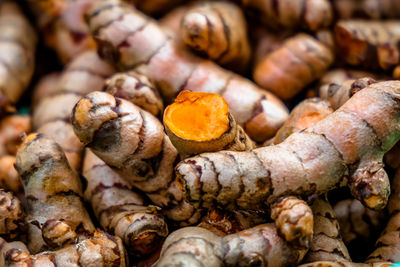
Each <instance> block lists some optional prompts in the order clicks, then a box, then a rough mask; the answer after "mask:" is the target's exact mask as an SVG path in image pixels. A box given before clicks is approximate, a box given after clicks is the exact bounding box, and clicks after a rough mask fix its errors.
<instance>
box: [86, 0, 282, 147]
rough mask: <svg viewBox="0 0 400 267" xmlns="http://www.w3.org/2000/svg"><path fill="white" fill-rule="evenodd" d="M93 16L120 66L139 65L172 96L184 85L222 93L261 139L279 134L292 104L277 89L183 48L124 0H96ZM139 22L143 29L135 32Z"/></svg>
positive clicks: (105, 50)
mask: <svg viewBox="0 0 400 267" xmlns="http://www.w3.org/2000/svg"><path fill="white" fill-rule="evenodd" d="M94 14H95V15H94ZM121 16H122V17H123V19H118V18H120V17H121ZM87 17H88V22H89V26H90V29H91V32H92V33H93V35H94V37H95V39H96V41H97V43H98V46H99V53H100V55H101V56H102V57H103V58H105V59H107V60H108V61H110V62H112V63H113V64H115V65H116V66H117V68H118V69H120V70H127V69H132V68H135V67H138V69H139V70H140V71H141V72H143V73H144V74H145V75H146V76H148V77H149V78H151V79H152V80H153V81H154V82H155V83H156V85H157V86H159V88H160V93H161V95H162V96H163V97H164V99H165V100H166V101H167V102H169V103H170V102H171V101H172V100H173V99H174V98H175V96H176V95H177V94H178V93H179V92H180V91H182V90H191V91H198V92H211V93H217V94H219V95H221V96H222V97H223V98H224V99H225V100H226V101H227V103H228V104H229V107H230V111H231V113H232V115H233V116H234V117H235V119H236V120H237V123H238V124H239V125H240V126H242V127H243V128H244V130H245V131H246V133H247V134H248V135H249V136H250V137H251V138H252V139H253V140H256V141H259V142H262V141H264V140H266V139H268V138H269V137H271V136H273V135H274V134H275V132H276V131H277V130H278V128H279V127H280V126H281V125H282V123H283V122H284V120H285V119H286V118H287V109H286V108H285V106H284V105H283V104H282V102H281V101H280V100H279V99H278V98H276V97H275V96H274V95H272V94H270V93H268V92H264V91H263V90H261V89H260V88H259V87H257V86H255V85H254V84H253V83H251V82H250V81H249V80H247V79H244V78H243V77H241V76H238V75H236V74H233V73H232V72H229V71H227V70H224V69H222V68H221V67H219V66H218V65H216V64H215V63H213V62H212V61H210V60H204V59H201V58H199V57H196V56H195V55H193V54H191V53H189V52H188V51H186V50H185V49H182V48H181V47H179V44H178V43H177V42H176V41H175V40H173V39H172V38H171V37H169V36H168V35H167V34H166V33H165V32H164V31H163V30H162V28H161V27H160V25H158V24H157V23H156V22H155V21H153V20H151V19H150V18H148V17H146V16H144V15H143V14H141V13H140V12H138V11H137V10H134V9H131V8H129V7H128V6H125V5H123V4H121V2H120V1H118V0H107V1H99V2H96V4H95V5H94V6H93V8H92V9H91V10H90V11H89V12H88V14H87ZM127 21H132V23H127ZM104 24H105V25H107V26H105V27H102V25H104ZM139 28H142V30H141V31H140V34H138V35H136V34H130V33H133V32H135V31H136V30H137V29H139ZM121 29H124V31H126V32H121ZM114 34H117V35H118V36H123V38H120V37H114ZM137 42H140V43H141V44H142V45H141V46H138V45H136V44H137Z"/></svg>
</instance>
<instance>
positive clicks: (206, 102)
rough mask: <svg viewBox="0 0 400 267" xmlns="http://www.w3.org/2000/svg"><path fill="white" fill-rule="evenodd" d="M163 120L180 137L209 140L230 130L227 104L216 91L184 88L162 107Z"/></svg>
mask: <svg viewBox="0 0 400 267" xmlns="http://www.w3.org/2000/svg"><path fill="white" fill-rule="evenodd" d="M164 122H165V124H166V126H167V127H168V128H169V130H170V131H172V132H173V133H174V134H175V135H176V136H178V137H180V138H184V139H188V140H194V141H208V140H212V139H216V138H219V137H220V136H221V135H223V134H224V133H225V132H227V131H228V130H229V106H228V104H227V103H226V101H225V100H224V99H223V98H222V97H221V96H219V95H217V94H212V93H202V92H191V91H183V92H181V93H180V94H179V95H178V97H177V98H176V99H175V102H174V103H173V104H171V105H169V106H168V107H167V108H166V109H165V114H164Z"/></svg>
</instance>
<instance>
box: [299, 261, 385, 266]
mask: <svg viewBox="0 0 400 267" xmlns="http://www.w3.org/2000/svg"><path fill="white" fill-rule="evenodd" d="M392 264H393V263H392V262H375V263H356V262H343V261H315V262H311V263H306V264H301V265H299V267H389V266H391V265H392Z"/></svg>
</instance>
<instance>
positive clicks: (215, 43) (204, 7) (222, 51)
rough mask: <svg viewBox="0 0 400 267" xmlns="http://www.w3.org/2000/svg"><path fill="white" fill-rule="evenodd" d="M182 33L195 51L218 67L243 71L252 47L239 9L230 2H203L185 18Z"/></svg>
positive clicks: (183, 18)
mask: <svg viewBox="0 0 400 267" xmlns="http://www.w3.org/2000/svg"><path fill="white" fill-rule="evenodd" d="M180 34H181V38H182V40H183V42H184V43H185V44H186V45H187V46H189V47H190V48H191V49H192V50H194V51H196V52H197V53H199V54H200V55H202V56H205V57H207V58H209V59H211V60H213V61H215V62H216V63H218V64H219V65H222V66H225V67H226V68H230V69H232V70H234V71H237V72H244V71H245V70H246V69H247V67H248V64H249V61H250V55H251V48H250V44H249V40H248V36H247V23H246V19H245V17H244V14H243V12H242V10H241V9H240V7H239V6H237V5H236V4H234V3H230V2H212V1H209V2H203V3H200V4H197V5H194V6H193V7H192V8H190V9H189V10H188V11H187V12H186V14H185V15H184V16H183V17H182V20H181V27H180Z"/></svg>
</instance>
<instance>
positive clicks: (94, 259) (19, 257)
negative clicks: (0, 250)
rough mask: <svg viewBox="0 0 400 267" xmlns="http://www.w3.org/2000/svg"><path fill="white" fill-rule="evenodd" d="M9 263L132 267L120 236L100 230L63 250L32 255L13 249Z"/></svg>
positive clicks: (10, 265)
mask: <svg viewBox="0 0 400 267" xmlns="http://www.w3.org/2000/svg"><path fill="white" fill-rule="evenodd" d="M5 258H6V266H8V267H22V266H56V267H68V266H82V267H92V266H102V267H125V266H128V263H127V261H126V255H125V251H124V247H123V246H122V242H121V240H120V239H119V238H118V237H114V236H110V235H108V234H107V233H105V232H101V231H96V232H95V233H94V235H93V237H90V238H88V239H85V240H83V241H81V242H79V243H77V244H74V245H68V246H65V247H63V248H61V249H59V250H55V251H46V252H43V253H40V254H37V255H31V254H29V252H27V251H22V250H20V249H11V250H9V251H8V252H7V253H6V257H5Z"/></svg>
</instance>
